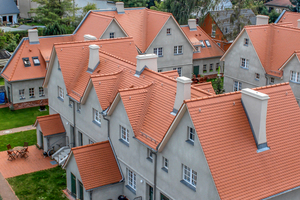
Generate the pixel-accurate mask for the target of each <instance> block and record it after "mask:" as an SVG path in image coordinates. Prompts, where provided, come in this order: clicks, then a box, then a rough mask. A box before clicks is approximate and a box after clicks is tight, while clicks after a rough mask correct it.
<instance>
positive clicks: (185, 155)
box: [157, 111, 220, 199]
mask: <svg viewBox="0 0 300 200" xmlns="http://www.w3.org/2000/svg"><path fill="white" fill-rule="evenodd" d="M188 127H192V128H194V126H193V123H192V120H191V118H190V115H189V113H188V111H186V112H185V114H184V115H183V117H182V119H181V120H180V122H179V124H178V126H177V127H176V129H175V131H174V132H173V134H172V136H171V138H170V140H169V141H168V143H167V144H166V146H165V147H164V149H163V151H162V152H161V153H160V154H159V155H158V171H157V186H158V187H159V189H160V190H162V191H165V192H166V193H167V194H169V195H172V196H170V198H171V199H220V197H219V194H218V191H217V189H216V186H215V184H214V180H213V178H212V175H211V173H210V169H209V166H208V164H207V162H206V158H205V155H204V152H203V150H202V147H201V143H200V142H199V139H198V136H197V134H195V141H194V145H191V144H190V143H188V142H186V140H187V139H188ZM174 155H176V156H174ZM163 157H165V158H167V159H168V161H169V167H168V172H165V171H164V170H162V167H163ZM183 164H184V165H186V166H188V167H190V168H191V169H192V170H194V171H196V172H197V185H196V191H194V190H192V189H190V188H189V187H187V186H186V185H184V184H183V183H181V182H180V181H181V180H183V168H182V165H183ZM170 183H172V184H170ZM157 195H159V194H157ZM157 197H158V196H157ZM157 199H158V198H157Z"/></svg>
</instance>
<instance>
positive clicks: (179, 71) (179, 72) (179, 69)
mask: <svg viewBox="0 0 300 200" xmlns="http://www.w3.org/2000/svg"><path fill="white" fill-rule="evenodd" d="M173 70H177V72H178V75H179V76H181V67H177V68H176V67H174V68H173Z"/></svg>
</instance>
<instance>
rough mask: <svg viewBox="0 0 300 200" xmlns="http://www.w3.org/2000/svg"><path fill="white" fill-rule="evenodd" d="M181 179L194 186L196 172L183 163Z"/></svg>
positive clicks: (195, 183)
mask: <svg viewBox="0 0 300 200" xmlns="http://www.w3.org/2000/svg"><path fill="white" fill-rule="evenodd" d="M183 180H184V181H186V182H187V183H188V184H190V185H192V186H194V187H196V185H197V172H196V171H194V170H192V169H191V168H189V167H188V166H186V165H183Z"/></svg>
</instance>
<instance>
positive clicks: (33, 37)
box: [28, 29, 40, 44]
mask: <svg viewBox="0 0 300 200" xmlns="http://www.w3.org/2000/svg"><path fill="white" fill-rule="evenodd" d="M28 38H29V44H39V43H40V41H39V35H38V30H37V29H28Z"/></svg>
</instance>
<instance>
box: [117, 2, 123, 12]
mask: <svg viewBox="0 0 300 200" xmlns="http://www.w3.org/2000/svg"><path fill="white" fill-rule="evenodd" d="M116 7H117V12H118V14H124V13H125V10H124V2H116Z"/></svg>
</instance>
